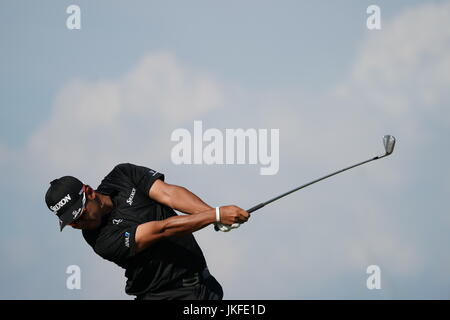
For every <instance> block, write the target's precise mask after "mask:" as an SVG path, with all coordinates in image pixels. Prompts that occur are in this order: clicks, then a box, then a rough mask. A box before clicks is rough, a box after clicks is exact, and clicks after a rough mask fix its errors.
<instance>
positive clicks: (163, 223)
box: [135, 206, 250, 252]
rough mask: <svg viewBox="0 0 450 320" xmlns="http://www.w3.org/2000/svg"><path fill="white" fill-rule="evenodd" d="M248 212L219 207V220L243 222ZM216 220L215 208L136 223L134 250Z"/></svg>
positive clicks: (235, 208)
mask: <svg viewBox="0 0 450 320" xmlns="http://www.w3.org/2000/svg"><path fill="white" fill-rule="evenodd" d="M249 217H250V215H249V213H248V212H247V211H245V210H243V209H241V208H239V207H237V206H223V207H221V208H220V218H221V222H222V223H224V224H226V225H232V224H233V223H244V222H246V221H247V220H248V218H249ZM215 221H216V214H215V209H208V210H207V211H203V212H200V213H197V214H194V215H182V216H174V217H170V218H167V219H164V220H160V221H150V222H146V223H143V224H140V225H138V227H137V229H136V235H135V242H136V252H141V251H142V250H144V249H145V248H147V247H148V246H150V245H151V244H152V243H154V242H156V241H158V240H161V239H163V238H168V237H173V236H183V235H186V234H189V233H193V232H195V231H197V230H200V229H202V228H204V227H206V226H207V225H209V224H211V223H214V222H215Z"/></svg>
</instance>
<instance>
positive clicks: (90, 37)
mask: <svg viewBox="0 0 450 320" xmlns="http://www.w3.org/2000/svg"><path fill="white" fill-rule="evenodd" d="M74 3H76V4H77V5H79V6H80V8H81V20H82V22H81V23H82V29H81V30H68V29H67V28H66V25H65V20H66V18H67V16H68V15H67V14H66V12H65V11H66V8H67V7H68V6H69V5H71V4H74ZM371 4H377V5H378V6H380V8H381V18H382V29H381V30H379V31H369V30H368V29H367V28H366V18H367V14H366V8H367V7H368V6H369V5H371ZM449 7H450V4H449V2H448V1H399V0H397V1H377V2H376V3H374V2H372V1H341V2H332V1H323V2H320V3H318V2H317V1H316V2H314V1H302V2H300V1H283V2H281V3H280V2H275V1H245V2H244V3H242V2H239V1H227V2H218V1H189V2H186V1H167V2H164V3H162V2H154V1H127V2H125V1H77V2H73V1H40V2H29V1H2V2H1V4H0V24H1V28H0V41H1V48H2V50H0V69H1V72H0V75H1V76H0V88H1V95H0V105H1V109H0V110H1V111H0V121H1V123H0V167H1V169H2V172H3V173H4V177H3V179H2V182H1V183H0V190H1V191H2V201H1V204H0V208H1V211H2V213H3V215H4V222H3V223H2V226H1V227H0V228H1V231H2V232H1V234H2V236H1V240H2V246H0V255H1V260H2V267H1V268H2V273H1V274H2V275H1V276H0V281H1V283H2V288H1V289H0V298H3V299H15V298H23V299H33V298H41V299H53V298H63V299H77V298H86V299H91V298H100V299H103V298H111V299H129V298H130V297H127V296H126V295H125V294H124V293H123V286H124V277H123V272H122V271H121V270H120V269H119V268H118V267H115V266H113V265H112V264H110V263H107V262H104V261H102V260H101V259H100V258H98V257H97V256H95V255H94V253H93V252H92V251H91V250H90V249H89V248H88V247H87V245H86V244H84V243H83V242H82V239H81V236H80V234H79V233H78V232H77V231H74V230H68V231H65V232H64V233H62V234H60V233H59V232H58V231H57V221H56V220H55V219H54V217H53V216H51V213H50V212H49V211H48V210H47V208H46V207H45V204H44V202H43V195H44V193H45V191H46V189H47V186H48V182H49V181H50V180H52V179H53V178H54V177H57V176H61V175H65V174H72V175H77V176H79V177H80V178H82V179H83V180H85V181H86V182H88V183H90V184H91V185H94V186H96V185H97V184H98V181H99V180H100V179H101V178H102V177H103V176H104V175H105V174H106V173H107V172H108V171H109V170H110V168H111V167H112V166H113V165H114V164H116V163H119V162H123V161H127V162H135V163H139V164H142V165H146V166H149V167H152V168H154V169H156V170H158V171H162V172H164V173H165V174H166V177H167V179H168V181H169V182H171V183H175V184H179V185H184V186H187V187H188V188H189V189H191V190H192V191H193V192H195V193H197V194H198V195H199V196H201V197H202V198H203V199H204V200H205V201H206V202H208V203H210V204H211V205H218V204H236V205H240V206H242V207H244V208H246V207H251V206H253V205H254V204H256V203H259V202H260V201H262V200H264V199H266V198H269V197H272V196H274V195H276V194H277V193H280V192H283V191H285V190H288V189H289V188H291V187H295V186H296V185H299V184H302V183H304V182H307V181H309V180H312V179H314V178H316V177H318V176H321V175H324V174H326V173H328V172H331V171H334V170H337V169H339V168H341V167H344V166H347V165H349V164H351V163H352V162H356V161H359V160H363V159H365V158H368V157H370V156H371V155H372V154H373V153H376V152H380V151H381V150H382V145H381V137H382V135H383V134H386V133H391V134H393V135H395V136H397V139H398V146H397V150H396V153H395V154H394V155H393V156H392V157H391V158H388V159H384V160H383V161H382V162H381V161H380V162H379V163H374V164H371V165H370V166H367V167H365V168H360V169H357V170H355V171H354V172H351V173H348V174H345V175H342V176H339V177H336V178H335V179H334V180H332V181H329V182H325V183H321V184H318V185H316V186H314V187H311V188H310V189H307V190H306V189H305V190H304V191H302V193H299V194H296V195H292V196H290V198H286V199H283V200H282V201H280V202H279V203H277V204H273V205H272V207H270V208H269V207H268V208H265V209H263V210H264V211H261V213H258V214H255V216H254V217H253V218H252V220H251V222H249V223H248V224H246V225H245V226H243V228H240V229H239V230H236V232H232V233H229V234H216V233H214V232H212V231H211V230H210V229H205V230H202V231H200V232H198V233H197V239H198V240H199V243H200V245H201V247H202V248H203V249H204V252H205V255H206V256H207V259H208V262H209V264H210V267H211V269H212V272H213V274H214V275H215V276H217V278H218V279H219V280H221V282H222V283H223V286H224V289H225V298H227V299H253V298H255V299H259V298H260V299H310V298H325V299H330V298H331V299H334V298H337V299H341V298H363V299H377V298H388V299H390V298H394V299H396V298H400V299H401V298H407V299H408V298H438V299H448V298H449V290H448V288H449V286H450V276H449V275H450V271H449V270H450V255H449V254H448V253H447V250H446V243H448V241H449V240H450V239H449V236H448V235H447V234H448V232H447V230H448V227H449V226H450V218H448V215H447V213H446V206H445V202H444V199H445V198H446V196H447V195H448V192H449V191H450V185H449V183H448V178H450V176H449V173H448V170H446V164H447V163H448V160H449V159H448V158H449V153H448V150H447V149H448V148H445V146H446V145H448V143H447V141H446V140H445V137H447V136H448V134H449V131H450V122H449V120H448V119H450V117H449V116H450V114H449V108H448V102H449V100H450V99H449V98H450V96H449V93H448V89H447V88H448V85H449V84H450V78H449V76H448V75H449V74H450V72H449V71H450V62H449V61H450V58H449V53H448V52H450V50H449V49H450V48H449V47H448V43H449V41H448V40H449V39H450V34H449V32H448V31H447V30H450V28H448V22H447V21H448V15H449V12H450V9H449ZM194 120H202V121H203V123H204V126H205V127H206V128H218V129H220V130H224V129H226V128H257V129H258V128H261V129H270V128H277V129H279V130H280V170H279V172H278V173H277V174H276V175H274V176H261V175H259V166H252V165H240V166H238V165H235V166H219V165H213V166H206V165H203V166H194V165H192V166H188V165H186V166H175V165H174V164H172V163H171V161H170V149H171V147H172V146H173V143H172V142H171V141H170V134H171V132H173V130H175V129H176V128H180V127H183V128H187V129H188V130H192V127H193V121H194ZM218 181H220V183H218ZM70 264H77V265H79V266H80V267H81V270H82V277H83V278H82V286H83V287H82V290H67V289H66V288H65V279H66V277H67V275H66V274H65V268H66V267H67V266H68V265H70ZM371 264H377V265H379V266H380V267H381V270H382V275H383V276H382V277H383V278H382V279H383V280H382V283H383V288H382V290H378V291H373V290H372V291H369V290H367V288H366V287H365V279H366V278H367V274H365V268H366V267H367V266H369V265H371ZM274 275H277V277H278V278H279V279H278V281H276V282H274V281H269V282H267V281H263V280H264V279H267V278H268V277H269V278H270V277H272V276H274ZM105 278H107V280H108V281H106V279H105Z"/></svg>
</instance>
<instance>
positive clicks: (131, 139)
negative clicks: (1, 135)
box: [26, 52, 222, 177]
mask: <svg viewBox="0 0 450 320" xmlns="http://www.w3.org/2000/svg"><path fill="white" fill-rule="evenodd" d="M221 95H222V93H221V91H220V89H219V87H218V85H217V84H216V82H215V81H214V80H213V79H212V78H211V77H209V76H207V75H205V74H202V73H199V72H194V71H190V70H187V69H186V68H184V67H182V66H180V64H179V63H178V62H177V60H176V58H175V57H174V56H173V55H172V54H170V53H166V52H160V53H156V54H151V55H148V56H146V57H144V58H143V59H142V60H141V61H140V62H139V63H138V64H137V65H136V66H135V68H133V70H131V71H130V72H129V73H128V74H126V75H124V76H123V77H120V78H119V79H116V80H112V81H111V80H103V81H98V82H94V83H89V82H86V81H80V80H78V81H73V82H72V83H70V84H69V85H67V86H66V87H64V88H63V89H62V91H61V92H60V94H59V95H58V97H57V99H56V101H55V104H54V108H53V110H52V113H51V115H50V117H49V120H48V121H47V122H45V123H43V124H42V126H41V127H40V128H39V129H38V130H37V131H36V132H35V133H34V134H33V136H32V137H31V139H30V141H29V143H28V149H27V150H26V154H27V157H31V158H33V159H36V161H38V162H39V163H40V164H41V165H42V167H44V168H49V167H50V168H52V169H53V170H54V171H56V170H58V169H65V170H67V169H68V168H71V170H73V171H77V170H78V169H79V170H84V171H83V172H86V173H88V174H90V175H91V176H94V177H97V176H96V175H95V173H98V172H101V174H104V173H106V172H105V167H108V168H109V167H112V166H113V165H114V164H116V163H118V162H120V161H133V160H134V161H143V162H144V163H150V164H152V165H154V166H157V165H159V164H160V163H161V162H162V161H167V159H168V146H167V145H168V143H169V142H170V135H168V134H167V130H173V129H174V128H176V126H179V125H180V124H182V123H183V122H185V121H187V120H191V119H192V120H194V119H196V117H200V116H201V115H202V114H204V113H205V112H208V111H210V110H212V109H214V108H217V107H219V106H221V103H222V96H221ZM164 130H166V131H164ZM86 169H87V170H86Z"/></svg>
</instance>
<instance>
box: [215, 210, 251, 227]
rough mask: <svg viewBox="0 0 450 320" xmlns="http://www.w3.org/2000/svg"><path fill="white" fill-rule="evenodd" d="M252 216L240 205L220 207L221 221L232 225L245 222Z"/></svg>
mask: <svg viewBox="0 0 450 320" xmlns="http://www.w3.org/2000/svg"><path fill="white" fill-rule="evenodd" d="M249 218H250V214H249V213H248V212H247V211H245V210H244V209H242V208H239V207H238V206H223V207H220V223H222V224H226V225H232V224H233V223H239V224H242V223H245V222H247V220H248V219H249Z"/></svg>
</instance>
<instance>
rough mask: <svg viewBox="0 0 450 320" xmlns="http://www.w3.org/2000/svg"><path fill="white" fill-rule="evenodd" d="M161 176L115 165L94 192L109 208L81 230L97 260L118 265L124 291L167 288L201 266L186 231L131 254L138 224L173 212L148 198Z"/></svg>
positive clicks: (135, 292)
mask: <svg viewBox="0 0 450 320" xmlns="http://www.w3.org/2000/svg"><path fill="white" fill-rule="evenodd" d="M157 179H161V180H163V181H164V175H163V174H161V173H159V172H157V171H154V170H151V169H149V168H146V167H142V166H136V165H133V164H130V163H124V164H119V165H117V166H116V167H114V169H113V170H112V171H111V172H110V173H109V174H108V175H107V176H106V177H105V178H104V179H103V180H102V182H101V184H100V186H99V187H98V188H97V190H96V191H97V192H99V193H101V194H104V195H108V196H110V197H111V199H112V202H113V205H114V208H113V210H112V211H111V213H110V214H108V215H106V216H104V217H103V219H102V223H101V225H100V227H99V228H97V229H95V230H83V237H84V239H85V240H86V241H87V242H88V243H89V245H90V246H91V247H92V248H93V249H94V251H95V252H96V253H97V254H98V255H100V256H101V257H102V258H104V259H106V260H109V261H112V262H114V263H116V264H117V265H119V266H120V267H122V268H124V269H125V270H126V271H125V276H126V278H127V283H126V288H125V291H126V293H127V294H130V295H139V294H142V293H145V292H158V291H161V290H165V289H173V288H174V286H175V285H176V283H178V281H180V280H181V279H182V278H184V277H189V276H191V275H192V274H193V273H195V272H199V271H201V270H203V269H204V268H205V267H206V261H205V258H204V256H203V253H202V251H201V249H200V247H199V246H198V244H197V242H196V240H195V238H194V236H193V235H192V234H189V235H186V236H182V237H171V238H167V239H163V240H160V241H157V242H155V243H154V244H152V245H150V246H149V247H148V248H147V249H145V250H143V251H141V252H139V253H137V254H136V252H135V248H136V244H135V234H136V228H137V226H138V225H140V224H142V223H145V222H149V221H155V220H164V219H167V218H169V217H172V216H176V215H177V214H176V213H175V211H174V210H172V209H171V208H170V207H167V206H165V205H162V204H160V203H158V202H156V201H154V200H152V199H151V198H150V197H149V196H148V192H149V190H150V187H151V186H152V185H153V183H154V182H155V181H156V180H157Z"/></svg>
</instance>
